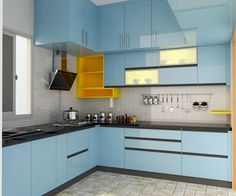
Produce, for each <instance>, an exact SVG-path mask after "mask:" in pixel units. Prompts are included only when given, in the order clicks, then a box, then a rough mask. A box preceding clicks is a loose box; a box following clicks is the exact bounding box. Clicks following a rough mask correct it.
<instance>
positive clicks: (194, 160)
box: [182, 155, 228, 181]
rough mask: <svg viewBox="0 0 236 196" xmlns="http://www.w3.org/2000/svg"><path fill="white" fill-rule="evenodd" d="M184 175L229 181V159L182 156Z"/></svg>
mask: <svg viewBox="0 0 236 196" xmlns="http://www.w3.org/2000/svg"><path fill="white" fill-rule="evenodd" d="M182 175H183V176H191V177H198V178H206V179H213V180H224V181H227V180H228V159H227V158H217V157H205V156H192V155H183V156H182Z"/></svg>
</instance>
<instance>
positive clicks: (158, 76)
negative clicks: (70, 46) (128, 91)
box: [104, 45, 230, 86]
mask: <svg viewBox="0 0 236 196" xmlns="http://www.w3.org/2000/svg"><path fill="white" fill-rule="evenodd" d="M161 52H162V51H145V52H132V53H118V54H107V55H105V64H104V65H105V66H104V67H105V71H104V73H105V80H104V81H105V86H127V85H183V84H184V85H185V84H186V85H187V84H188V85H191V84H228V85H230V46H229V45H215V46H206V47H198V48H197V54H196V62H195V63H194V64H186V63H183V62H182V63H183V64H179V65H178V64H175V65H174V66H172V65H171V64H170V66H169V65H168V62H167V63H166V64H165V65H164V64H162V63H163V62H164V61H163V60H161V59H160V58H162V55H161V54H160V53H161ZM177 53H178V52H177ZM177 53H176V54H175V53H174V57H176V56H178V54H177ZM191 56H192V55H191ZM169 59H173V58H172V57H169ZM162 61H163V62H162ZM180 61H185V59H180Z"/></svg>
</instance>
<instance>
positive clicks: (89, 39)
mask: <svg viewBox="0 0 236 196" xmlns="http://www.w3.org/2000/svg"><path fill="white" fill-rule="evenodd" d="M83 1H84V17H83V18H84V23H83V24H84V27H83V29H84V31H85V35H84V36H85V43H84V45H85V46H86V47H87V48H89V49H92V50H97V47H98V46H97V45H98V44H97V42H98V33H97V29H98V23H97V18H98V13H97V7H96V6H95V5H94V4H93V3H92V2H91V0H83Z"/></svg>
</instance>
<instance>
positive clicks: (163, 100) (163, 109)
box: [161, 95, 165, 112]
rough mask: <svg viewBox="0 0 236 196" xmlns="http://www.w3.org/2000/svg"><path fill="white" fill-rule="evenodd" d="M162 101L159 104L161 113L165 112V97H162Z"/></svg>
mask: <svg viewBox="0 0 236 196" xmlns="http://www.w3.org/2000/svg"><path fill="white" fill-rule="evenodd" d="M161 98H162V100H161V102H162V107H161V112H165V97H164V95H162V97H161Z"/></svg>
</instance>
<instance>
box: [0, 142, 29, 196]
mask: <svg viewBox="0 0 236 196" xmlns="http://www.w3.org/2000/svg"><path fill="white" fill-rule="evenodd" d="M2 153H3V154H2V160H3V162H2V164H3V169H2V172H3V196H18V195H24V196H31V195H32V194H31V142H29V143H24V144H18V145H14V146H9V147H4V148H3V151H2Z"/></svg>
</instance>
